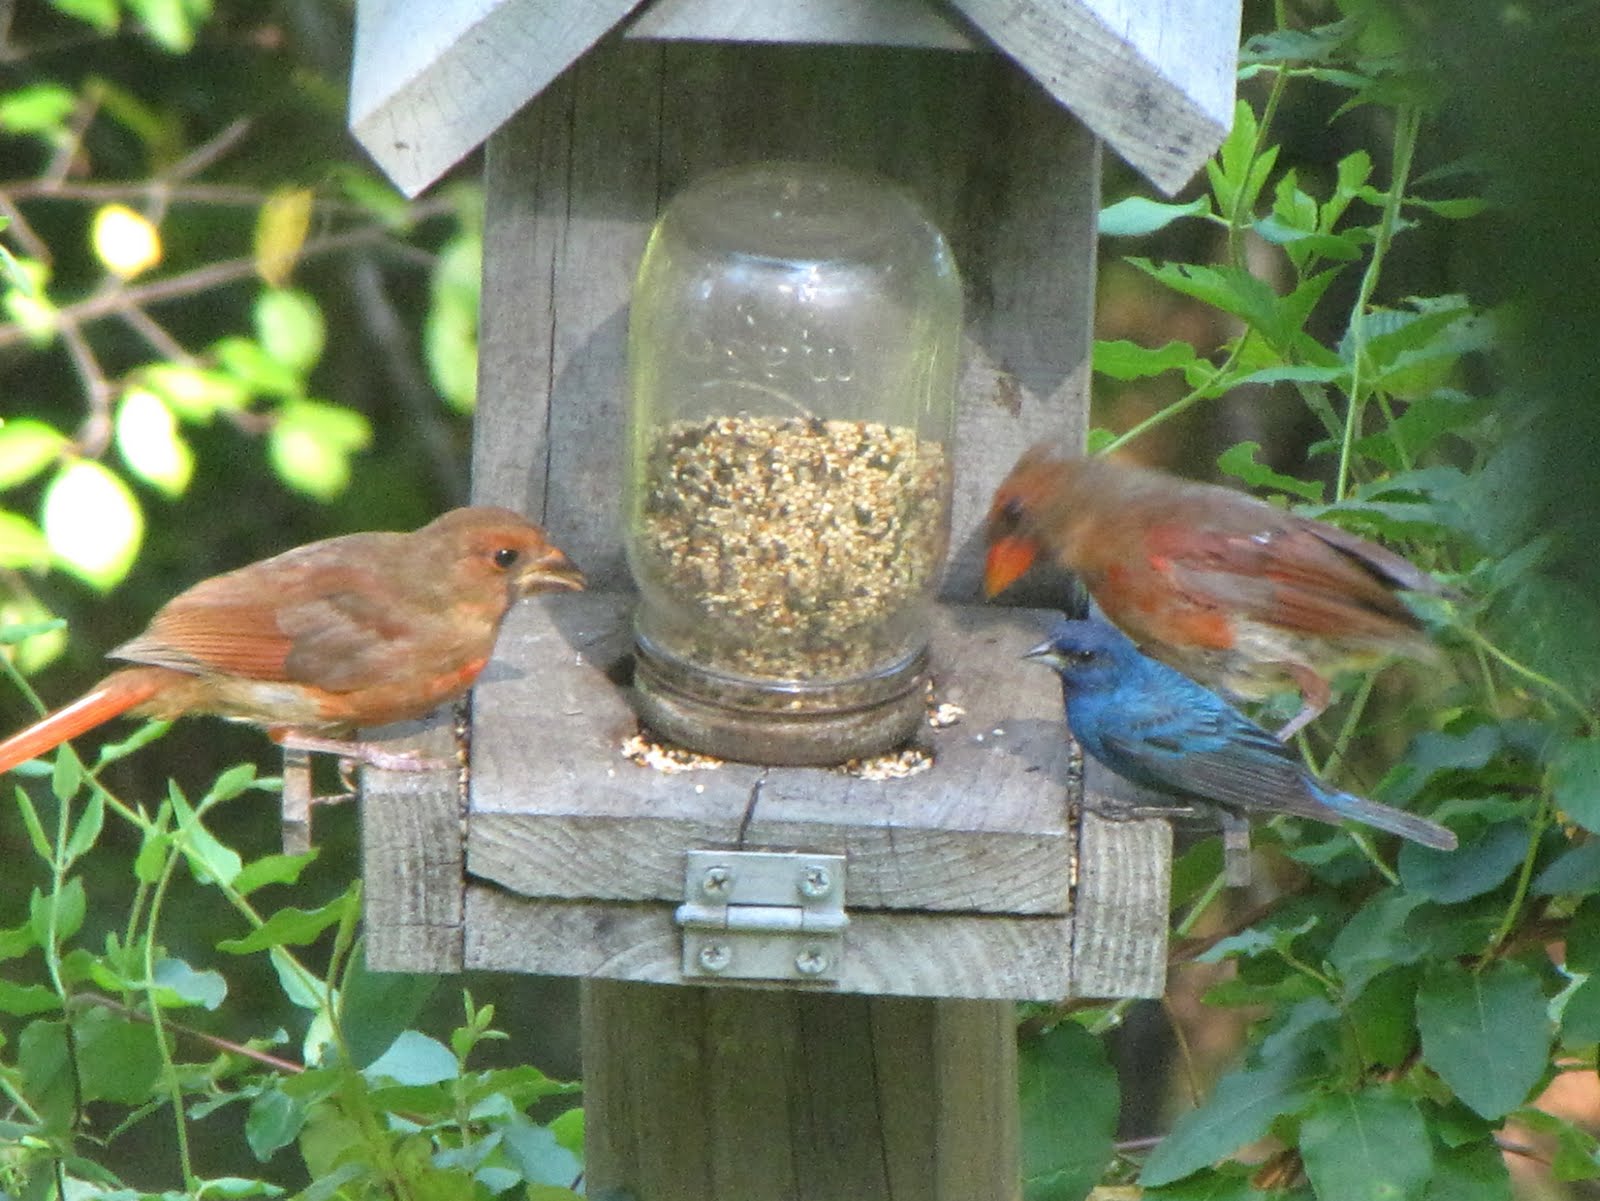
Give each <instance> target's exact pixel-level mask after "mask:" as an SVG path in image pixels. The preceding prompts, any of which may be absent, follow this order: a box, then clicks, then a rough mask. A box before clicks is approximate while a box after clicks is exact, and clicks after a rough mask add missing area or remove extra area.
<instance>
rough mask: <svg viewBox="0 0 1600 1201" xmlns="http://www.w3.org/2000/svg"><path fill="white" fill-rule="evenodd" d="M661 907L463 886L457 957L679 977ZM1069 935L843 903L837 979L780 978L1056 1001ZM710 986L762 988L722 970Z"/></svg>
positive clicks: (605, 974) (1056, 924)
mask: <svg viewBox="0 0 1600 1201" xmlns="http://www.w3.org/2000/svg"><path fill="white" fill-rule="evenodd" d="M672 910H673V907H672V906H671V905H669V904H664V903H659V902H658V903H649V904H647V903H635V904H622V903H620V902H615V901H605V902H602V901H552V900H544V899H536V898H529V897H518V896H514V895H512V894H510V893H507V892H506V891H505V890H503V889H500V888H496V887H494V886H492V885H487V884H475V883H474V884H469V885H468V887H467V893H466V951H465V956H464V960H463V962H464V965H465V967H466V968H468V969H472V970H477V969H482V970H491V971H502V972H506V971H511V972H533V973H537V974H539V975H549V976H584V977H588V978H591V979H608V980H638V981H644V982H647V983H654V984H683V983H684V979H683V975H682V973H681V971H680V968H681V966H682V960H683V953H682V940H681V938H680V935H679V933H678V930H677V928H676V927H675V926H674V925H673V922H672ZM1072 944H1073V929H1072V923H1071V921H1070V919H1068V918H1063V917H989V916H983V915H976V914H928V913H892V912H888V911H883V910H877V911H874V910H867V911H863V912H857V911H855V910H852V911H851V912H850V927H849V929H848V931H847V932H846V934H845V954H844V963H843V965H842V970H841V974H840V980H839V982H838V983H837V984H836V985H835V984H828V985H816V986H810V985H804V984H792V985H791V984H785V985H782V986H781V987H783V988H798V989H800V990H801V991H812V992H817V991H821V992H844V993H869V994H873V995H879V996H910V997H961V998H966V999H971V1000H983V999H999V998H1009V999H1016V1000H1037V1001H1047V1000H1050V1001H1053V1000H1060V999H1061V998H1063V997H1065V996H1067V995H1068V994H1069V990H1070V988H1071V967H1072V963H1071V956H1072ZM695 986H697V985H690V987H695ZM717 987H719V988H755V989H758V990H768V989H771V988H773V987H774V986H773V985H771V984H767V983H763V982H760V981H735V980H729V981H725V982H723V983H721V984H719V985H718V986H717ZM1106 995H1113V996H1117V995H1122V994H1121V993H1110V994H1106Z"/></svg>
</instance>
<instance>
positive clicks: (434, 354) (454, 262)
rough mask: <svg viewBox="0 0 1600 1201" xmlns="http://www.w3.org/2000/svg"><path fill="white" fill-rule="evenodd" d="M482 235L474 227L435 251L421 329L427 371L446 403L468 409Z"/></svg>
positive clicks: (472, 396) (474, 386)
mask: <svg viewBox="0 0 1600 1201" xmlns="http://www.w3.org/2000/svg"><path fill="white" fill-rule="evenodd" d="M482 279H483V234H482V231H481V230H477V229H473V230H472V231H470V232H465V233H463V234H461V235H460V236H458V237H455V238H452V239H451V240H450V241H449V242H448V243H446V245H445V247H444V249H443V250H441V251H440V252H439V258H438V260H437V265H436V266H435V268H434V272H433V280H432V296H431V303H430V304H429V306H428V316H427V320H426V321H425V323H424V325H423V328H422V350H423V355H424V357H425V358H426V360H427V364H428V375H429V377H430V378H431V379H432V380H433V386H434V387H435V388H437V389H438V390H439V395H441V396H443V397H444V398H445V400H446V402H448V403H449V405H450V406H451V408H453V409H455V410H456V411H457V412H461V413H469V412H471V411H472V407H473V404H474V403H475V401H476V399H477V391H478V305H479V300H480V295H479V294H480V291H481V289H482Z"/></svg>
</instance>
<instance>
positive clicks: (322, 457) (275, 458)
mask: <svg viewBox="0 0 1600 1201" xmlns="http://www.w3.org/2000/svg"><path fill="white" fill-rule="evenodd" d="M371 438H372V428H371V426H369V425H368V424H367V419H366V418H365V417H363V416H361V414H359V413H357V412H355V411H354V410H352V409H344V408H339V407H338V406H336V405H330V404H322V403H320V402H318V401H310V400H303V401H293V402H291V403H289V404H286V405H285V406H284V407H283V409H282V411H281V412H280V413H279V415H278V420H277V421H275V422H274V423H273V426H272V433H271V435H270V436H269V438H268V442H267V454H268V457H269V458H270V459H271V461H272V468H273V470H274V471H275V472H277V474H278V476H279V478H281V479H282V480H283V482H284V483H286V484H288V485H289V486H290V487H291V488H295V489H297V490H299V491H301V492H304V493H306V494H307V495H308V496H312V497H315V498H316V499H318V500H331V499H332V498H333V497H335V496H337V495H338V494H339V493H341V492H343V491H344V489H345V488H346V487H347V486H348V485H349V483H350V456H351V454H352V453H353V452H355V451H357V450H360V449H361V448H362V447H364V446H366V445H367V443H368V442H369V441H370V440H371Z"/></svg>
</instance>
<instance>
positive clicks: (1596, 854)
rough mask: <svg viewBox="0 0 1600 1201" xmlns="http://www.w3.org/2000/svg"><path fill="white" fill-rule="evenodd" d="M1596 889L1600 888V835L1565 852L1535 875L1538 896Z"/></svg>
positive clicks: (1534, 885) (1535, 888)
mask: <svg viewBox="0 0 1600 1201" xmlns="http://www.w3.org/2000/svg"><path fill="white" fill-rule="evenodd" d="M1596 889H1600V838H1591V839H1589V840H1588V841H1586V842H1584V843H1583V844H1582V845H1580V846H1575V847H1573V848H1572V849H1571V850H1569V851H1565V852H1563V853H1562V854H1561V855H1559V856H1557V857H1556V859H1555V860H1554V861H1553V862H1551V863H1550V865H1549V866H1548V867H1546V868H1545V869H1544V870H1543V871H1541V872H1540V873H1539V874H1538V875H1537V876H1535V877H1534V878H1533V891H1534V893H1535V894H1536V895H1538V896H1554V895H1555V894H1557V893H1564V892H1565V893H1570V892H1594V891H1595V890H1596Z"/></svg>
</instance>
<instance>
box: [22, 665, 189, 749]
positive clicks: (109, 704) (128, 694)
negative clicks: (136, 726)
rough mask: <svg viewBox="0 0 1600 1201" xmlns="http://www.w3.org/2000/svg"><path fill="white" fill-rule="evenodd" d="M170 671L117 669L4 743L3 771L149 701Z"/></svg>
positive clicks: (158, 669)
mask: <svg viewBox="0 0 1600 1201" xmlns="http://www.w3.org/2000/svg"><path fill="white" fill-rule="evenodd" d="M166 674H167V673H166V672H165V671H164V670H163V669H161V668H155V669H151V668H147V667H134V668H130V669H128V670H127V671H118V672H113V673H112V674H111V675H109V676H107V677H106V678H105V679H103V680H101V681H100V683H99V684H97V685H96V686H95V687H93V688H91V689H90V690H89V691H88V692H86V693H84V694H83V695H82V696H80V697H79V698H78V699H77V700H75V701H73V702H72V704H70V705H67V706H65V707H64V708H61V709H57V710H56V711H55V712H54V713H51V714H49V715H48V716H46V717H41V718H40V719H39V720H38V721H36V722H34V723H33V725H31V726H29V727H28V728H27V729H25V730H21V731H18V732H17V733H15V734H13V735H12V736H11V737H10V738H7V739H6V740H5V741H4V742H0V772H8V771H10V770H11V769H12V768H13V767H15V766H17V764H19V763H26V762H27V761H28V760H29V759H35V758H37V757H38V756H40V755H42V754H44V753H45V752H46V751H48V750H51V749H53V748H55V747H58V746H60V745H61V744H62V743H63V742H66V741H67V739H69V738H76V737H77V736H78V735H79V734H82V733H83V732H84V731H86V730H92V729H94V728H95V727H96V726H98V725H100V724H101V723H102V722H107V721H110V720H111V719H112V718H113V717H117V716H119V715H121V714H123V713H126V712H127V711H128V710H129V709H132V708H133V707H134V706H135V705H139V704H142V703H143V702H145V701H147V700H149V699H150V698H151V697H153V696H154V695H155V694H156V693H157V692H159V691H160V690H161V685H162V682H163V679H164V677H165V676H166Z"/></svg>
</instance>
